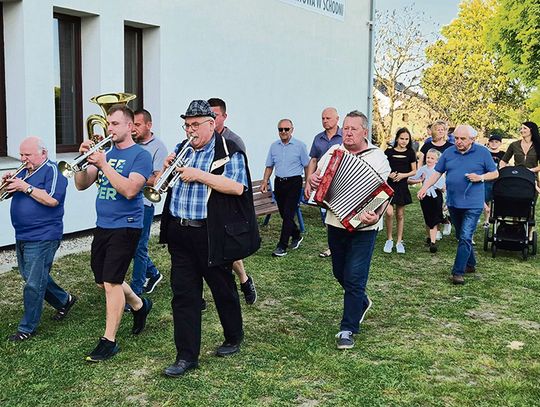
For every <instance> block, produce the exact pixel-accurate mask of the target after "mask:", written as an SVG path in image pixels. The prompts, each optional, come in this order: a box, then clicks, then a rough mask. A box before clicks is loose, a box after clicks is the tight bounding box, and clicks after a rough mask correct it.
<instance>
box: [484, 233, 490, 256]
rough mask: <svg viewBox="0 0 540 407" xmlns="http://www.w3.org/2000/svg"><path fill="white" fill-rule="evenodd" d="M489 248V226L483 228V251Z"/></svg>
mask: <svg viewBox="0 0 540 407" xmlns="http://www.w3.org/2000/svg"><path fill="white" fill-rule="evenodd" d="M488 248H489V228H485V229H484V251H485V252H487V251H488Z"/></svg>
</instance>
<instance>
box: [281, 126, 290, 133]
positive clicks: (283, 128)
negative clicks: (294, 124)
mask: <svg viewBox="0 0 540 407" xmlns="http://www.w3.org/2000/svg"><path fill="white" fill-rule="evenodd" d="M289 130H291V128H290V127H278V131H279V132H280V133H283V132H286V131H289Z"/></svg>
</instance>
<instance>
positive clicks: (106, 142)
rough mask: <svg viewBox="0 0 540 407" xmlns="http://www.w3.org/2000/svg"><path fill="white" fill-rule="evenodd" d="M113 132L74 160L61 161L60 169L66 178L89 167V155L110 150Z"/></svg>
mask: <svg viewBox="0 0 540 407" xmlns="http://www.w3.org/2000/svg"><path fill="white" fill-rule="evenodd" d="M112 145H113V142H112V134H109V135H108V136H107V137H105V138H104V139H102V140H101V141H99V142H98V143H96V144H94V145H93V146H92V148H91V149H90V150H88V151H87V152H85V153H82V154H80V155H78V156H77V158H75V159H74V160H73V161H71V162H69V163H68V162H66V161H60V162H59V163H58V170H59V171H60V172H61V173H62V175H63V176H64V177H66V178H70V177H72V176H73V174H74V173H76V172H79V171H84V170H86V169H87V168H88V166H89V165H90V163H89V162H88V157H90V156H91V155H92V154H94V153H95V152H96V151H100V150H107V151H109V150H110V149H111V148H112Z"/></svg>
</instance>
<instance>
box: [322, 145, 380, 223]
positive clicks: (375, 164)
mask: <svg viewBox="0 0 540 407" xmlns="http://www.w3.org/2000/svg"><path fill="white" fill-rule="evenodd" d="M337 149H341V150H344V151H347V149H346V148H345V147H344V146H343V144H341V145H339V146H338V145H335V146H332V147H330V148H329V149H328V151H327V152H326V153H325V154H324V155H323V157H322V158H321V159H320V160H319V163H318V164H317V169H318V170H321V169H322V168H324V167H325V165H326V163H327V161H328V160H329V159H330V156H331V155H332V153H333V152H334V150H337ZM367 150H369V151H365V152H364V153H360V154H361V157H362V159H363V160H365V161H366V162H367V163H368V164H369V165H371V167H372V168H373V169H374V170H375V172H376V173H377V174H379V175H380V176H381V178H382V179H384V180H385V179H387V178H388V175H390V164H388V159H387V158H386V155H385V154H384V152H383V151H382V150H381V149H380V148H377V147H375V146H374V145H373V144H371V143H370V142H369V141H368V146H367ZM383 218H384V216H381V217H380V219H379V221H378V222H377V223H376V224H374V225H371V226H366V227H364V228H362V231H364V230H380V229H382V225H383ZM325 223H326V224H327V225H331V226H335V227H337V228H341V229H344V226H343V225H342V224H341V222H340V221H339V219H338V218H337V217H336V216H335V215H334V214H333V213H332V211H328V212H326V218H325Z"/></svg>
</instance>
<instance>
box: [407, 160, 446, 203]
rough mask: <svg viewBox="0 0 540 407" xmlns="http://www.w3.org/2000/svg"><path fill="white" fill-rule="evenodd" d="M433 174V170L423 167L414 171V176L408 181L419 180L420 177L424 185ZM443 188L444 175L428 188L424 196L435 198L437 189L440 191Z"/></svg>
mask: <svg viewBox="0 0 540 407" xmlns="http://www.w3.org/2000/svg"><path fill="white" fill-rule="evenodd" d="M434 173H435V168H434V167H433V168H429V167H428V166H427V165H423V166H421V167H420V168H418V171H416V175H415V176H414V177H411V178H409V179H414V180H417V179H421V178H422V176H424V180H423V181H422V185H425V184H426V182H427V180H428V179H429V178H430V177H431V176H432V175H433V174H434ZM443 188H444V175H443V176H442V177H440V178H439V179H438V180H437V182H436V183H435V184H433V185H432V186H430V187H429V188H428V190H427V191H426V195H427V196H430V197H432V198H435V197H436V196H437V189H439V190H442V189H443Z"/></svg>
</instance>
